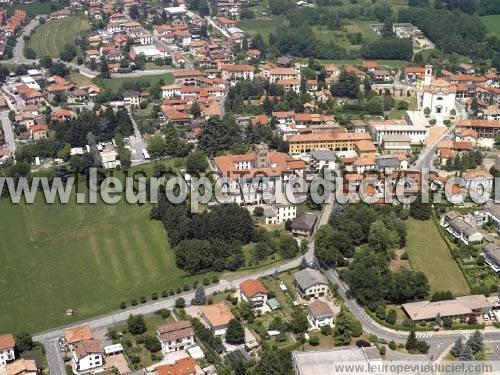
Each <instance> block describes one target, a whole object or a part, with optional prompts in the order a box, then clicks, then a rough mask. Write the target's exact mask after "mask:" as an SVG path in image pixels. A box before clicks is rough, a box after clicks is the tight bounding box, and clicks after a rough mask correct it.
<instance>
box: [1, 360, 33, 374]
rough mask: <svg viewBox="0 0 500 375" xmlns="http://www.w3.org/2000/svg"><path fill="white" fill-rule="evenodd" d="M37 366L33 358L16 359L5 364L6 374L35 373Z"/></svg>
mask: <svg viewBox="0 0 500 375" xmlns="http://www.w3.org/2000/svg"><path fill="white" fill-rule="evenodd" d="M37 374H38V368H37V367H36V362H35V361H34V360H33V359H24V358H21V359H18V360H17V361H15V362H13V363H11V364H9V365H7V375H37Z"/></svg>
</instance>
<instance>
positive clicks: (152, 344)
mask: <svg viewBox="0 0 500 375" xmlns="http://www.w3.org/2000/svg"><path fill="white" fill-rule="evenodd" d="M144 346H145V347H146V349H147V350H149V351H150V352H151V353H156V352H159V351H160V350H161V343H160V342H159V341H158V339H157V338H156V337H154V336H151V335H146V336H144Z"/></svg>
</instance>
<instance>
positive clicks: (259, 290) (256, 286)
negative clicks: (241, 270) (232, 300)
mask: <svg viewBox="0 0 500 375" xmlns="http://www.w3.org/2000/svg"><path fill="white" fill-rule="evenodd" d="M240 289H241V291H242V292H243V293H244V294H245V295H246V296H247V297H248V298H252V297H254V296H255V295H257V294H266V295H267V289H266V288H265V287H264V285H262V283H261V282H260V280H254V279H248V280H245V281H243V282H242V283H241V284H240Z"/></svg>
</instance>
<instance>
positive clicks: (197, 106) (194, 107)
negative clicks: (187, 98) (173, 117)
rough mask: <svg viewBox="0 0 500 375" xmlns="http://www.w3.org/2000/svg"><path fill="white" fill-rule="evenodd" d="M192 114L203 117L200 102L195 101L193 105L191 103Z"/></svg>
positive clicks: (195, 116)
mask: <svg viewBox="0 0 500 375" xmlns="http://www.w3.org/2000/svg"><path fill="white" fill-rule="evenodd" d="M190 112H191V115H192V116H193V117H194V118H195V119H197V118H200V117H201V109H200V104H199V103H198V102H194V103H193V104H192V105H191V110H190Z"/></svg>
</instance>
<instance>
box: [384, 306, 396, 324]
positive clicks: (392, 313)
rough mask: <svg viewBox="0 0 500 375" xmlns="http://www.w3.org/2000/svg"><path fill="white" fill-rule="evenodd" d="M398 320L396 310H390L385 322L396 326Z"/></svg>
mask: <svg viewBox="0 0 500 375" xmlns="http://www.w3.org/2000/svg"><path fill="white" fill-rule="evenodd" d="M396 319H397V313H396V310H395V309H390V310H389V311H388V312H387V316H386V317H385V321H386V322H387V323H389V324H394V323H396Z"/></svg>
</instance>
